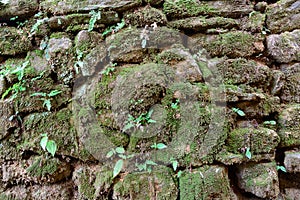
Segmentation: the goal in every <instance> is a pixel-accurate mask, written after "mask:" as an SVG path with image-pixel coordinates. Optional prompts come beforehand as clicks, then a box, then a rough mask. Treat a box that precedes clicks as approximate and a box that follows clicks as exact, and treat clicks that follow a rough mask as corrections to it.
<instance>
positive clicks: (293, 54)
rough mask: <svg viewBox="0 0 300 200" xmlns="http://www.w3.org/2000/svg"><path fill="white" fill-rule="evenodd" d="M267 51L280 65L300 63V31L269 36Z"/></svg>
mask: <svg viewBox="0 0 300 200" xmlns="http://www.w3.org/2000/svg"><path fill="white" fill-rule="evenodd" d="M299 21H300V20H299ZM267 50H268V53H269V54H270V55H271V56H272V57H273V58H274V59H275V60H276V61H277V62H279V63H289V62H291V61H300V30H294V31H292V32H284V33H281V34H279V35H277V34H273V35H269V36H268V37H267Z"/></svg>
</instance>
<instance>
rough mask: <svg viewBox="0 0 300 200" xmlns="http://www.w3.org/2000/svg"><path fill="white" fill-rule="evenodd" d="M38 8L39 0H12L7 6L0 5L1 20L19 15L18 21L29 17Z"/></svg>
mask: <svg viewBox="0 0 300 200" xmlns="http://www.w3.org/2000/svg"><path fill="white" fill-rule="evenodd" d="M38 8H39V4H38V0H30V1H28V0H11V1H9V3H8V4H7V5H5V6H1V5H0V22H3V21H9V20H10V18H12V17H18V18H17V19H16V20H17V21H18V20H20V19H25V18H29V17H30V16H31V15H34V14H35V13H36V12H37V10H38Z"/></svg>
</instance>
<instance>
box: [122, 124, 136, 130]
mask: <svg viewBox="0 0 300 200" xmlns="http://www.w3.org/2000/svg"><path fill="white" fill-rule="evenodd" d="M132 127H134V124H133V123H127V124H126V125H125V127H124V128H123V131H127V130H128V129H131V128H132Z"/></svg>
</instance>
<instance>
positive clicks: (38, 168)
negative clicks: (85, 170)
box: [26, 157, 60, 177]
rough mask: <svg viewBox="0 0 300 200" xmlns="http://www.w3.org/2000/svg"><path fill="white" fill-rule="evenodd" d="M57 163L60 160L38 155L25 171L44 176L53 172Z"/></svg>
mask: <svg viewBox="0 0 300 200" xmlns="http://www.w3.org/2000/svg"><path fill="white" fill-rule="evenodd" d="M59 164H60V161H59V160H58V159H46V160H44V159H43V158H42V157H38V158H36V160H35V161H34V162H33V164H32V165H31V166H29V167H28V168H27V169H26V171H27V172H29V173H30V174H31V175H33V176H37V177H44V176H46V175H48V174H50V175H52V174H54V173H55V172H56V171H57V169H58V166H59Z"/></svg>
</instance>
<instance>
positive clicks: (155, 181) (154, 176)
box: [113, 168, 178, 200]
mask: <svg viewBox="0 0 300 200" xmlns="http://www.w3.org/2000/svg"><path fill="white" fill-rule="evenodd" d="M177 193H178V189H177V186H176V184H175V182H174V180H173V177H172V174H171V173H170V170H169V169H167V168H160V169H155V170H153V171H152V172H151V173H148V172H139V173H137V172H133V173H130V174H127V175H126V176H125V177H124V178H123V181H120V182H118V183H116V184H115V185H114V192H113V199H120V200H125V199H128V198H129V199H130V198H131V199H145V200H150V199H154V198H155V199H157V200H176V199H177V195H178V194H177Z"/></svg>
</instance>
